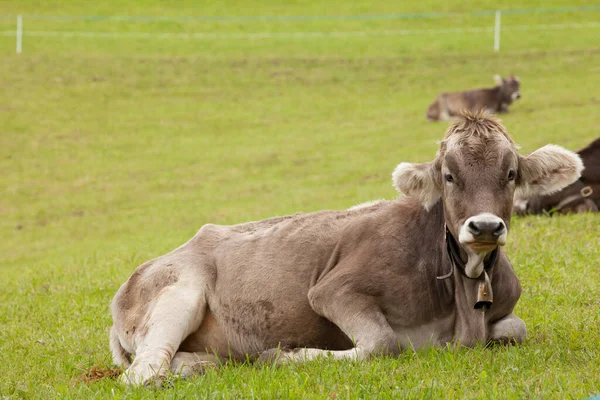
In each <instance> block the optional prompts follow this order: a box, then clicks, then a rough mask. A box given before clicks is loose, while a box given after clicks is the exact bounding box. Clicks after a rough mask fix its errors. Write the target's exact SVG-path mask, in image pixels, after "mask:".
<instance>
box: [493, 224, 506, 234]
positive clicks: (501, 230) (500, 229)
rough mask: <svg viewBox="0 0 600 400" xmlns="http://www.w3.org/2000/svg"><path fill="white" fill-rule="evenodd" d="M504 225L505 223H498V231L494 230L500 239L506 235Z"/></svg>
mask: <svg viewBox="0 0 600 400" xmlns="http://www.w3.org/2000/svg"><path fill="white" fill-rule="evenodd" d="M504 229H505V228H504V223H503V222H498V226H496V229H495V230H494V236H496V237H499V236H501V235H502V234H503V233H504Z"/></svg>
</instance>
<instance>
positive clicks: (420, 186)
mask: <svg viewBox="0 0 600 400" xmlns="http://www.w3.org/2000/svg"><path fill="white" fill-rule="evenodd" d="M437 175H438V174H437V173H436V169H435V166H434V163H433V162H427V163H423V164H412V163H401V164H399V165H398V166H397V167H396V169H395V170H394V172H393V173H392V184H393V186H394V187H395V188H396V190H397V191H398V192H399V193H404V194H405V195H407V196H409V197H414V198H416V199H418V200H419V201H420V202H421V204H423V207H425V209H426V210H429V209H430V208H431V207H432V206H433V205H434V204H435V203H437V201H438V200H439V199H440V197H441V195H442V192H441V191H440V188H439V185H438V182H437V179H436V176H437Z"/></svg>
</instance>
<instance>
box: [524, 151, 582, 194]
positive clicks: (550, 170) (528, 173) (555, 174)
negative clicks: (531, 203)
mask: <svg viewBox="0 0 600 400" xmlns="http://www.w3.org/2000/svg"><path fill="white" fill-rule="evenodd" d="M581 171H583V161H581V158H580V157H579V155H578V154H577V153H574V152H572V151H569V150H566V149H564V148H562V147H560V146H556V145H554V144H549V145H547V146H544V147H542V148H540V149H537V150H536V151H534V152H533V153H531V154H529V155H528V156H526V157H522V156H519V178H518V181H517V192H516V193H515V197H521V198H529V197H532V196H537V195H544V194H551V193H554V192H558V191H559V190H561V189H562V188H564V187H565V186H568V185H570V184H571V183H573V182H575V181H576V180H577V179H578V178H579V177H580V176H581Z"/></svg>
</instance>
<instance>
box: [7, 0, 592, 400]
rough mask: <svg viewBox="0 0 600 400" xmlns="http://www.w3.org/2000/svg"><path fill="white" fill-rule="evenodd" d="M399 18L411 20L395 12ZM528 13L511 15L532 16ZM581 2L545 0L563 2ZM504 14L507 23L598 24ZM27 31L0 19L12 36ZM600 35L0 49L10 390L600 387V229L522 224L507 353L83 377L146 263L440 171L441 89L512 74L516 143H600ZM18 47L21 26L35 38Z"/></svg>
mask: <svg viewBox="0 0 600 400" xmlns="http://www.w3.org/2000/svg"><path fill="white" fill-rule="evenodd" d="M397 3H398V4H397ZM179 4H180V6H179V8H169V7H168V6H166V5H164V3H163V2H158V1H153V2H142V1H134V2H131V1H130V2H116V1H113V2H93V3H91V2H86V3H84V2H74V1H73V2H67V1H62V2H59V1H48V2H44V3H43V4H41V3H39V2H12V3H0V14H1V15H8V14H18V13H23V14H47V15H155V16H156V15H158V16H165V15H166V16H182V15H183V16H188V15H194V16H202V15H213V16H224V15H229V16H231V15H237V16H246V15H277V14H279V15H317V14H320V15H340V14H348V15H350V14H365V13H370V14H382V13H400V12H427V11H432V10H440V11H470V10H478V9H494V8H495V7H497V4H496V3H495V2H490V1H485V2H458V1H454V0H453V1H449V2H444V4H442V5H438V4H437V2H433V1H421V2H402V4H400V3H399V2H391V1H384V2H375V3H372V2H367V1H357V2H336V3H333V2H318V1H307V2H294V3H293V4H290V5H289V6H285V7H284V6H283V5H282V3H281V2H275V1H268V2H267V1H265V2H258V1H253V2H238V3H233V2H227V3H225V2H214V3H210V4H207V5H203V6H200V5H198V4H197V3H196V2H191V1H189V2H185V3H179ZM536 4H537V3H536V2H533V1H528V2H521V3H519V4H516V2H515V3H513V5H510V4H508V5H505V6H503V7H502V8H517V7H519V8H527V7H535V6H536ZM584 4H585V2H582V1H580V2H567V1H559V2H553V6H555V7H561V6H572V5H584ZM599 18H600V11H597V12H588V13H564V14H562V13H561V14H558V13H555V14H535V15H529V16H526V15H509V16H505V17H504V18H503V24H504V25H505V26H510V25H511V24H512V25H523V24H560V23H573V22H594V21H598V19H599ZM492 20H493V18H492V17H473V16H456V17H452V18H439V19H433V20H430V19H416V20H393V21H334V20H327V21H317V22H315V21H312V22H307V21H304V22H293V23H292V22H288V23H283V22H277V23H270V24H269V23H250V22H244V23H241V22H235V23H205V24H204V23H172V22H164V23H136V24H126V23H116V22H94V23H92V22H66V21H62V22H60V21H59V22H57V21H41V20H28V19H27V18H26V19H25V27H26V29H31V30H44V29H46V30H64V31H69V30H70V31H102V32H117V31H130V32H209V31H210V32H222V33H244V32H246V33H248V32H264V31H269V32H315V31H323V32H329V31H353V30H361V31H365V32H371V33H373V32H379V31H381V30H385V29H442V28H447V27H453V26H457V25H456V24H459V25H460V26H465V25H466V26H491V24H492ZM8 29H14V22H13V21H12V20H0V30H8ZM599 31H600V29H599V28H586V29H572V30H540V31H527V32H519V31H510V30H507V31H506V32H505V33H503V36H502V51H501V52H500V53H499V54H494V53H493V52H492V51H491V50H492V43H493V38H492V34H491V33H481V34H468V33H453V34H444V35H414V36H365V37H344V38H302V39H300V38H295V39H290V38H270V39H262V40H244V39H232V38H223V39H218V40H217V39H215V40H199V39H193V40H192V39H190V40H173V39H152V40H151V39H131V38H120V39H107V38H60V37H30V36H27V33H26V36H25V40H24V53H23V54H21V55H20V56H17V55H15V54H14V37H11V36H0V57H2V62H1V63H0V87H1V90H0V127H1V128H0V129H1V130H0V171H2V174H1V175H0V190H1V191H2V192H1V194H2V196H0V221H1V222H0V237H1V238H2V240H1V241H0V285H1V287H2V290H1V291H0V305H1V307H0V396H8V397H9V398H12V397H15V398H17V397H25V398H81V397H114V396H116V397H128V398H139V397H167V398H181V397H227V398H250V397H258V398H286V397H313V398H326V397H334V396H337V397H341V398H356V397H381V398H457V399H458V398H561V399H563V398H575V399H580V398H584V397H586V396H589V395H592V394H594V393H599V392H600V363H598V359H599V358H600V336H599V331H598V327H599V326H600V302H599V297H598V293H600V280H599V279H598V276H599V274H600V265H599V264H600V263H599V260H600V249H599V248H600V246H599V245H600V241H599V239H598V238H599V237H600V223H599V222H600V216H599V215H576V216H568V217H557V218H542V217H540V218H536V217H530V218H514V221H513V225H512V231H511V235H510V238H509V244H508V245H507V252H508V254H509V256H510V257H511V260H512V261H513V264H514V266H515V269H516V271H517V273H518V275H519V277H520V278H521V281H522V284H523V288H524V292H523V295H522V298H521V301H520V302H519V304H518V306H517V310H516V311H517V314H518V315H519V316H520V317H522V318H523V319H524V321H525V322H526V324H527V327H528V330H529V336H528V339H527V341H526V342H525V343H524V344H523V345H521V346H517V347H511V348H503V347H497V348H492V349H482V348H477V349H435V350H428V351H422V352H417V353H413V352H406V353H404V354H402V355H401V356H400V357H398V358H396V359H389V358H379V359H374V360H372V361H368V362H364V363H351V362H339V361H331V360H321V361H317V362H313V363H309V364H306V365H301V366H291V367H284V368H279V369H273V368H270V367H258V366H253V365H236V364H227V365H225V366H223V367H222V368H221V370H220V371H218V372H214V371H211V372H209V373H208V374H207V375H205V376H203V377H198V378H196V379H192V380H181V381H174V382H171V383H170V384H169V385H168V386H169V387H168V388H166V389H163V390H159V391H155V390H151V389H127V388H124V387H121V386H119V385H118V384H117V383H116V382H115V381H113V380H110V379H104V380H101V381H99V382H96V383H92V384H86V383H85V382H83V381H82V380H81V379H80V378H79V377H80V375H81V374H82V373H83V372H85V371H88V370H90V369H91V368H92V367H94V366H97V367H99V368H107V367H110V352H109V349H108V328H109V326H110V324H111V318H110V313H109V303H110V300H111V298H112V296H113V295H114V293H115V292H116V290H117V289H118V287H119V285H120V284H122V283H123V282H124V281H125V280H126V279H127V277H128V276H129V275H130V274H131V273H132V271H133V270H134V269H135V267H136V266H137V265H139V264H141V263H142V262H144V261H146V260H148V259H150V258H153V257H156V256H158V255H161V254H163V253H165V252H167V251H169V250H171V249H173V248H174V247H176V246H178V245H180V244H181V243H183V242H184V241H186V240H187V239H188V238H189V237H191V236H192V235H193V234H194V233H195V231H196V230H197V229H198V228H199V227H200V226H202V225H203V224H204V223H207V222H213V223H221V224H231V223H237V222H243V221H248V220H255V219H260V218H266V217H269V216H273V215H283V214H289V213H294V212H298V211H313V210H318V209H341V208H346V207H349V206H351V205H354V204H356V203H360V202H363V201H367V200H371V199H376V198H393V197H394V196H395V193H394V190H393V189H392V188H391V180H390V174H391V171H392V170H393V168H394V167H395V165H396V164H397V163H399V162H401V161H427V160H429V159H431V158H432V157H433V155H434V153H435V150H436V144H435V143H436V141H437V140H439V139H440V138H441V137H442V134H443V131H444V129H445V124H443V123H441V124H430V123H427V122H426V121H425V118H424V115H425V110H426V108H427V106H428V104H429V102H430V101H431V100H432V99H433V98H434V97H435V95H436V94H437V93H439V92H440V91H442V90H457V89H464V88H468V87H474V86H488V85H491V84H492V79H491V78H492V75H493V74H495V73H500V74H503V75H508V74H511V73H514V74H516V75H519V77H520V78H521V80H522V85H523V87H522V93H523V98H522V99H521V100H520V101H518V102H517V103H516V104H515V105H514V107H513V108H512V112H511V114H508V115H506V116H503V121H504V123H505V125H506V126H507V128H508V129H509V131H510V132H511V133H512V135H513V136H514V137H515V139H516V140H517V142H519V143H520V144H521V145H522V151H523V152H528V151H531V150H534V149H536V148H537V147H540V146H542V145H544V144H546V143H549V142H552V143H556V144H560V145H563V146H566V147H569V148H572V149H578V148H581V147H583V146H584V145H586V144H587V143H588V142H590V141H591V140H592V139H594V138H595V137H597V136H598V128H597V122H598V121H597V117H598V112H597V110H598V103H599V102H600V98H599V97H598V93H597V90H596V88H597V87H599V86H600V74H599V73H598V72H599V71H600V69H599V67H598V66H599V65H600V46H599V45H598V42H597V37H598V33H599ZM26 32H27V31H26Z"/></svg>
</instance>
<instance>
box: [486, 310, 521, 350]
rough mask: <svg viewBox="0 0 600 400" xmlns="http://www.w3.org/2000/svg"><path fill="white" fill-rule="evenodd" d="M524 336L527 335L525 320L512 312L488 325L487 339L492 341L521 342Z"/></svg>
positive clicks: (503, 342)
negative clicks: (488, 335)
mask: <svg viewBox="0 0 600 400" xmlns="http://www.w3.org/2000/svg"><path fill="white" fill-rule="evenodd" d="M525 336H527V328H525V322H523V320H522V319H521V318H519V317H517V316H516V315H515V314H513V313H510V314H508V315H507V316H506V317H504V318H502V319H500V320H498V321H496V322H494V323H493V324H492V325H491V326H490V338H489V340H490V341H491V342H493V343H501V344H510V343H522V342H523V340H525Z"/></svg>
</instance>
